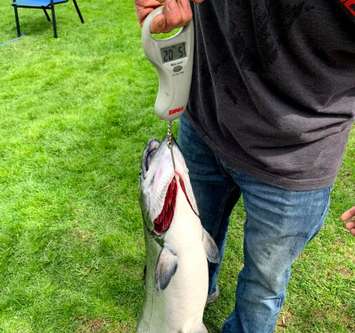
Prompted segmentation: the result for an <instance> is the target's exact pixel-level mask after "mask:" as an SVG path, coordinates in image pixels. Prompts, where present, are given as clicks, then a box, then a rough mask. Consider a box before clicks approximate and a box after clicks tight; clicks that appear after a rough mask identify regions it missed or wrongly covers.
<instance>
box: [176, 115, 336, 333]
mask: <svg viewBox="0 0 355 333" xmlns="http://www.w3.org/2000/svg"><path fill="white" fill-rule="evenodd" d="M178 142H179V145H180V148H181V150H182V153H183V154H184V157H185V159H186V163H187V166H188V168H189V171H190V178H191V184H192V187H193V190H194V193H195V196H196V200H197V205H198V207H199V211H200V217H201V222H202V224H203V226H204V227H205V229H206V230H207V231H208V232H209V233H210V234H211V235H212V236H213V238H214V239H215V241H216V243H217V245H218V247H219V249H220V251H221V254H222V256H223V252H224V246H225V243H226V235H227V229H228V223H229V215H230V213H231V211H232V209H233V207H234V206H235V204H236V203H237V201H238V199H239V197H240V196H243V200H244V207H245V210H246V223H245V227H244V267H243V269H242V271H241V272H240V273H239V276H238V283H237V291H236V305H235V308H234V310H233V312H232V314H231V315H230V316H229V318H228V319H227V320H226V321H225V323H224V326H223V330H222V333H271V332H273V331H274V329H275V326H276V322H277V317H278V314H279V312H280V310H281V307H282V305H283V302H284V299H285V294H286V288H287V284H288V281H289V278H290V274H291V265H292V263H293V262H294V261H295V259H296V258H297V257H298V256H299V254H300V253H301V251H302V250H303V249H304V247H305V245H306V244H307V242H308V241H309V240H311V239H312V238H313V237H314V236H315V235H316V234H317V232H318V231H319V229H320V228H321V226H322V224H323V221H324V218H325V215H326V212H327V209H328V206H329V196H330V187H327V188H324V189H320V190H313V191H306V192H295V191H289V190H285V189H282V188H279V187H275V186H272V185H269V184H265V183H263V182H261V181H259V180H258V179H256V178H255V177H252V176H250V175H248V174H246V173H244V172H239V171H236V170H232V169H230V168H228V167H227V166H226V165H225V164H224V163H223V161H221V160H220V159H219V158H218V157H217V156H216V155H215V154H214V153H213V152H212V151H211V150H210V148H209V147H208V146H207V145H206V144H205V143H204V141H203V140H202V139H201V137H200V136H199V135H198V134H197V133H196V131H195V130H194V128H193V127H192V126H191V124H190V122H189V121H188V119H187V118H186V116H183V117H182V118H181V122H180V131H179V140H178ZM219 269H220V265H210V272H209V274H210V289H209V293H210V294H211V293H213V292H214V291H215V290H216V286H217V279H218V273H219Z"/></svg>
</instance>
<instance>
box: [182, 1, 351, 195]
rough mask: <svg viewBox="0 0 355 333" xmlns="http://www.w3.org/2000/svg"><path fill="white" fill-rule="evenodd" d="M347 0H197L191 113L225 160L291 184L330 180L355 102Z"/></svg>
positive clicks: (266, 178) (294, 187)
mask: <svg viewBox="0 0 355 333" xmlns="http://www.w3.org/2000/svg"><path fill="white" fill-rule="evenodd" d="M351 1H353V0H350V2H351ZM353 2H354V6H353V7H351V6H348V7H346V6H345V5H344V1H341V0H308V1H300V0H206V1H205V2H204V3H203V4H201V5H196V6H195V8H194V20H195V27H196V37H195V38H196V51H195V67H194V74H193V82H192V89H191V96H190V102H189V110H188V115H189V118H190V120H191V121H192V123H193V125H194V127H195V128H196V129H197V131H198V132H200V133H201V134H202V136H203V137H204V139H205V141H206V142H207V144H208V145H209V146H210V147H211V148H212V149H213V151H214V152H215V153H216V155H217V156H219V157H221V158H222V159H223V160H224V161H225V162H226V164H228V165H229V166H230V167H232V168H234V169H236V170H240V171H245V172H246V173H249V174H250V175H253V176H256V177H258V178H259V179H260V180H262V181H265V182H267V183H271V184H274V185H276V186H280V187H283V188H286V189H290V190H312V189H317V188H321V187H324V186H328V185H330V184H331V183H332V182H333V181H334V178H335V176H336V173H337V170H338V168H339V166H340V164H341V158H342V155H343V152H344V148H345V145H346V141H347V137H348V134H349V130H350V128H351V124H352V119H353V116H354V109H355V22H354V20H353V17H352V14H354V15H355V1H353ZM348 4H349V3H348ZM351 9H354V11H353V13H352V11H351Z"/></svg>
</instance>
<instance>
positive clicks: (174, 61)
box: [142, 7, 194, 121]
mask: <svg viewBox="0 0 355 333" xmlns="http://www.w3.org/2000/svg"><path fill="white" fill-rule="evenodd" d="M162 11H163V7H159V8H157V9H155V10H154V11H152V12H151V13H150V14H149V15H148V17H147V18H146V19H145V21H144V24H143V29H142V42H143V48H144V52H145V55H146V56H147V58H148V59H149V60H150V62H151V63H152V64H153V65H154V66H155V68H156V69H157V72H158V75H159V92H158V95H157V99H156V101H155V112H156V113H157V115H158V116H159V117H160V118H161V119H163V120H168V121H172V120H174V119H176V118H178V117H179V116H180V115H181V114H182V113H183V112H184V111H185V109H186V105H187V102H188V99H189V94H190V86H191V76H192V65H193V54H194V27H193V22H190V23H189V24H188V25H187V26H185V27H183V28H182V29H181V30H180V31H179V32H178V33H177V34H176V35H174V36H172V37H170V38H167V39H163V40H157V39H154V38H153V36H152V34H151V30H150V29H151V24H152V21H153V19H154V18H155V17H156V16H157V15H159V14H161V13H162Z"/></svg>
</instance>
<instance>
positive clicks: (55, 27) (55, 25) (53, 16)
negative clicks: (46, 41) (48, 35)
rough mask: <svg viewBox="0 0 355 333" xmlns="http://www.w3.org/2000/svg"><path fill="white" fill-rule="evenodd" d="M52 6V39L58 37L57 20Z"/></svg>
mask: <svg viewBox="0 0 355 333" xmlns="http://www.w3.org/2000/svg"><path fill="white" fill-rule="evenodd" d="M54 7H55V6H54V5H52V6H51V11H52V23H53V33H54V38H57V37H58V34H57V20H56V17H55V9H54Z"/></svg>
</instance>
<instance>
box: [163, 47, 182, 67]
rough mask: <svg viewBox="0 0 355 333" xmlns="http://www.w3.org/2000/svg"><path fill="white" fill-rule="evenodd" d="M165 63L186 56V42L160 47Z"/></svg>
mask: <svg viewBox="0 0 355 333" xmlns="http://www.w3.org/2000/svg"><path fill="white" fill-rule="evenodd" d="M160 52H161V57H162V59H163V63H166V62H169V61H174V60H177V59H181V58H184V57H186V43H180V44H175V45H172V46H168V47H163V48H161V49H160Z"/></svg>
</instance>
